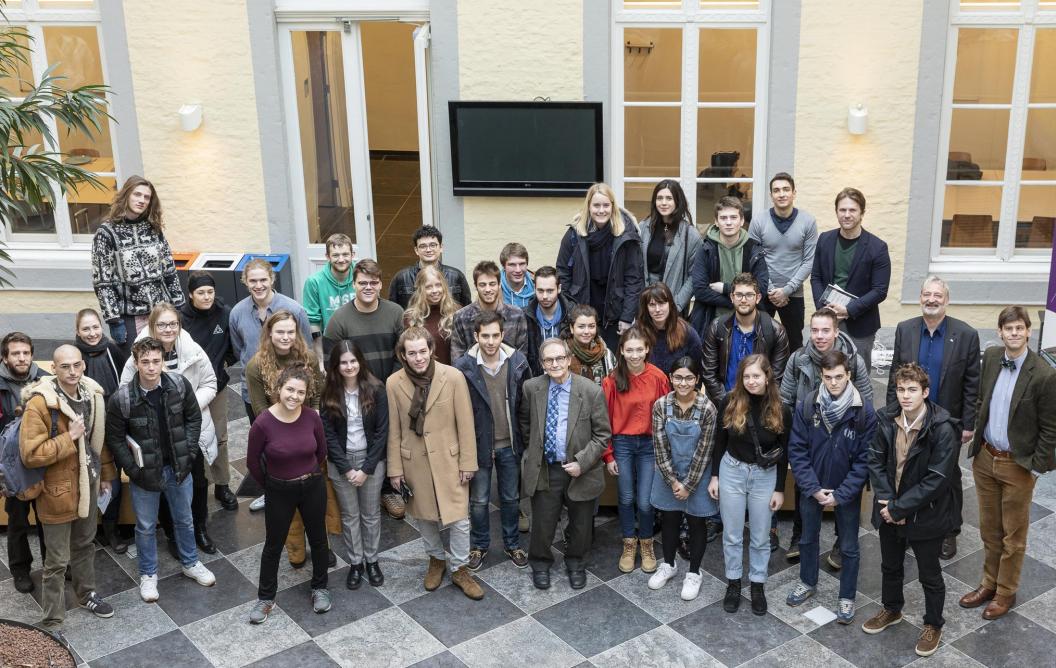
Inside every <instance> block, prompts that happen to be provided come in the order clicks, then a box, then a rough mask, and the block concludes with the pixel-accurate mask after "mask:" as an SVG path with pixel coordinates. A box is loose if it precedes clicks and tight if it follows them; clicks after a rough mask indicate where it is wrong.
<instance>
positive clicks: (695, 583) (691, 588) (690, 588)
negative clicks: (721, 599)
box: [682, 573, 704, 601]
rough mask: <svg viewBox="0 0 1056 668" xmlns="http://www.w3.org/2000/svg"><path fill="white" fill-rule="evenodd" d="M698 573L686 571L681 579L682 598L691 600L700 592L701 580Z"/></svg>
mask: <svg viewBox="0 0 1056 668" xmlns="http://www.w3.org/2000/svg"><path fill="white" fill-rule="evenodd" d="M703 579H704V578H703V576H702V575H701V574H700V573H686V577H685V578H684V579H683V580H682V600H683V601H692V600H693V599H695V598H696V597H697V594H699V593H700V583H701V582H702V581H703Z"/></svg>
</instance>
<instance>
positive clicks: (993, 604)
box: [983, 594, 1016, 619]
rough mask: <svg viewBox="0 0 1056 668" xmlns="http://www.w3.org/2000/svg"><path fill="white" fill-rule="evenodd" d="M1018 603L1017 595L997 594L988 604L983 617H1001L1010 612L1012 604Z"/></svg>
mask: <svg viewBox="0 0 1056 668" xmlns="http://www.w3.org/2000/svg"><path fill="white" fill-rule="evenodd" d="M1015 604H1016V595H1015V594H1012V595H1011V596H1002V595H1001V594H996V595H995V596H994V600H992V601H990V603H989V604H987V606H986V609H985V610H983V619H1000V618H1001V617H1004V616H1005V615H1007V614H1008V611H1009V610H1011V609H1012V606H1013V605H1015Z"/></svg>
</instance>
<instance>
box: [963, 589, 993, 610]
mask: <svg viewBox="0 0 1056 668" xmlns="http://www.w3.org/2000/svg"><path fill="white" fill-rule="evenodd" d="M996 593H997V592H996V591H994V590H993V589H987V588H986V587H979V588H978V589H976V590H975V591H973V592H969V593H967V594H965V595H964V596H962V597H961V600H960V602H959V603H960V606H961V607H962V608H978V607H979V606H980V605H982V604H983V603H986V602H987V601H989V600H990V599H992V598H993V597H994V594H996Z"/></svg>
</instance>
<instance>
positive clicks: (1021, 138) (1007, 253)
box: [997, 24, 1035, 260]
mask: <svg viewBox="0 0 1056 668" xmlns="http://www.w3.org/2000/svg"><path fill="white" fill-rule="evenodd" d="M1034 32H1035V29H1034V26H1032V25H1029V24H1028V25H1024V26H1023V27H1022V28H1021V29H1020V31H1019V44H1018V46H1017V50H1016V74H1015V78H1014V79H1013V83H1012V111H1011V112H1010V114H1011V115H1010V117H1009V119H1008V153H1007V154H1006V156H1005V177H1004V181H1005V189H1004V192H1003V193H1002V196H1001V223H1000V225H999V227H998V233H997V253H998V257H1000V258H1001V259H1002V260H1008V259H1010V258H1011V257H1012V253H1013V252H1014V250H1015V247H1016V221H1017V220H1018V209H1019V190H1020V185H1019V181H1020V179H1021V178H1022V175H1023V152H1024V143H1025V141H1026V126H1027V101H1028V100H1029V97H1030V72H1031V67H1032V65H1033V55H1034Z"/></svg>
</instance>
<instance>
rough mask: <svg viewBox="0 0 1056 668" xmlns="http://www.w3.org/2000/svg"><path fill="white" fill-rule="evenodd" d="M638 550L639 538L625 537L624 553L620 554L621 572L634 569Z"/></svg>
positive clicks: (628, 571)
mask: <svg viewBox="0 0 1056 668" xmlns="http://www.w3.org/2000/svg"><path fill="white" fill-rule="evenodd" d="M637 550H638V539H637V538H624V539H623V554H621V555H620V564H619V565H620V572H621V573H630V572H631V571H633V570H634V553H635V552H636V551H637Z"/></svg>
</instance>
